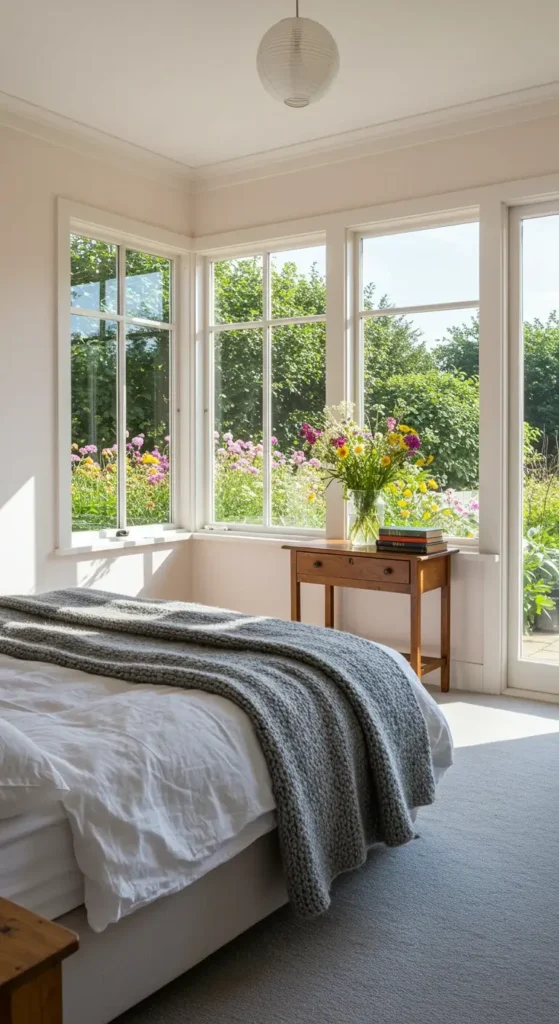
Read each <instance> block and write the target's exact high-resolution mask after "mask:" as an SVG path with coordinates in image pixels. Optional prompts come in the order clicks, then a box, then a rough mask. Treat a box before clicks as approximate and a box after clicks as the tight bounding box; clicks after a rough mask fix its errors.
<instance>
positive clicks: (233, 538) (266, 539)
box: [191, 530, 499, 563]
mask: <svg viewBox="0 0 559 1024" xmlns="http://www.w3.org/2000/svg"><path fill="white" fill-rule="evenodd" d="M191 536H192V539H193V540H217V541H226V542H229V543H231V542H236V543H239V541H245V542H250V543H251V544H252V543H253V542H254V541H258V542H259V543H261V544H279V545H282V544H300V545H301V547H304V546H305V544H308V543H310V544H320V542H321V541H324V542H325V541H326V537H316V536H314V537H309V536H308V535H307V536H304V535H301V534H300V535H299V536H297V535H296V534H282V535H279V534H270V533H243V532H242V531H241V530H239V531H235V530H198V531H196V532H194V533H193V534H191ZM448 546H449V547H453V548H458V555H459V557H460V558H476V559H478V561H487V562H493V563H497V562H499V555H496V554H492V553H490V554H486V553H485V552H482V551H480V550H479V545H478V542H477V540H476V541H471V540H469V539H468V540H467V541H466V543H463V538H460V537H459V538H457V539H455V540H451V539H449V540H448Z"/></svg>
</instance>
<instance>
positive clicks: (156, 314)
mask: <svg viewBox="0 0 559 1024" xmlns="http://www.w3.org/2000/svg"><path fill="white" fill-rule="evenodd" d="M170 279H171V263H170V261H169V260H166V259H163V257H162V256H152V255H150V254H149V253H146V252H136V251H135V250H134V249H127V250H126V315H127V316H137V317H141V318H142V319H144V320H157V321H159V323H169V285H170Z"/></svg>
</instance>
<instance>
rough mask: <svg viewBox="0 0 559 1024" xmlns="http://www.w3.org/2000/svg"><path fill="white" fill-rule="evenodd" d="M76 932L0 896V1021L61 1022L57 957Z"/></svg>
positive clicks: (68, 949)
mask: <svg viewBox="0 0 559 1024" xmlns="http://www.w3.org/2000/svg"><path fill="white" fill-rule="evenodd" d="M78 945H79V942H78V937H77V935H74V933H73V932H71V931H69V930H68V929H67V928H62V927H61V925H59V924H55V923H54V922H53V921H47V919H46V918H45V917H40V916H39V915H38V914H32V913H31V911H30V910H25V909H24V907H20V906H18V904H17V903H11V902H10V901H9V900H4V899H0V1022H1V1024H62V961H63V960H64V959H65V958H66V957H67V956H70V955H71V954H72V953H75V951H76V950H77V948H78Z"/></svg>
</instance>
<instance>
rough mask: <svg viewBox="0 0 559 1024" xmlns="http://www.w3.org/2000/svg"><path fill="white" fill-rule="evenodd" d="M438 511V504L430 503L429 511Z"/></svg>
mask: <svg viewBox="0 0 559 1024" xmlns="http://www.w3.org/2000/svg"><path fill="white" fill-rule="evenodd" d="M438 511H439V506H438V505H436V504H435V502H433V504H432V505H431V512H438Z"/></svg>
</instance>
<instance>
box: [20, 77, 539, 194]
mask: <svg viewBox="0 0 559 1024" xmlns="http://www.w3.org/2000/svg"><path fill="white" fill-rule="evenodd" d="M557 115H559V82H549V83H547V84H546V85H541V86H535V87H534V88H531V89H523V90H520V91H516V92H508V93H503V94H501V95H499V96H493V97H490V98H488V99H484V100H477V101H475V102H472V103H463V104H460V105H459V106H453V107H444V108H441V109H440V110H434V111H430V112H428V113H425V114H417V115H413V116H411V117H405V118H400V119H398V120H393V121H386V122H384V123H382V124H377V125H370V126H368V127H365V128H357V129H355V130H352V131H348V132H341V133H339V134H337V135H329V136H326V137H323V138H319V139H312V140H310V141H309V142H302V143H298V144H296V145H293V146H284V147H281V148H279V149H274V150H268V151H267V152H260V153H254V154H251V155H249V156H246V157H238V158H236V159H232V160H224V161H222V162H219V163H213V164H206V165H203V166H199V167H191V166H187V165H186V164H182V163H180V162H178V161H175V160H171V159H170V158H169V157H165V156H162V155H160V154H158V153H154V152H152V151H151V150H148V149H143V148H142V147H141V146H136V145H134V144H133V143H130V142H126V141H125V140H124V139H119V138H117V137H116V136H113V135H109V134H107V133H106V132H102V131H99V130H98V129H96V128H91V127H89V126H88V125H84V124H82V123H81V122H79V121H74V120H72V119H71V118H68V117H64V116H63V115H61V114H56V113H54V112H53V111H51V110H47V109H45V108H43V107H39V106H37V105H36V104H34V103H28V102H27V101H26V100H21V99H19V98H18V97H16V96H11V95H9V94H8V93H5V92H0V125H5V126H6V127H8V128H12V129H14V130H15V131H20V132H24V133H25V134H27V135H32V136H34V137H35V138H39V139H42V140H43V141H46V142H50V143H54V144H55V145H58V146H65V147H66V148H68V149H71V150H73V151H74V152H78V153H81V154H83V155H85V156H88V157H90V158H93V159H105V160H109V161H111V162H112V163H114V164H116V165H118V166H120V167H123V168H124V169H127V170H130V171H133V172H134V173H135V174H139V175H142V176H143V177H147V178H149V179H151V180H153V181H158V182H160V183H162V184H165V185H167V186H171V187H174V188H178V189H182V190H186V191H187V192H192V193H203V192H208V191H211V190H213V189H218V188H226V187H228V186H232V185H240V184H243V183H245V182H251V181H258V180H260V179H262V178H270V177H276V176H277V175H282V174H294V173H296V172H297V171H302V170H308V169H312V168H317V167H323V166H326V165H329V164H338V163H345V162H346V161H349V160H358V159H362V158H364V157H368V156H372V155H375V154H377V153H383V152H388V151H390V150H397V149H408V148H410V147H412V146H420V145H425V144H427V143H429V142H436V141H438V140H441V139H449V138H453V137H456V136H461V135H469V134H473V133H475V132H482V131H488V130H490V129H492V128H493V129H494V128H499V127H503V126H506V125H510V124H514V123H518V122H525V121H533V120H538V119H540V118H545V117H553V116H557Z"/></svg>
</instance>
